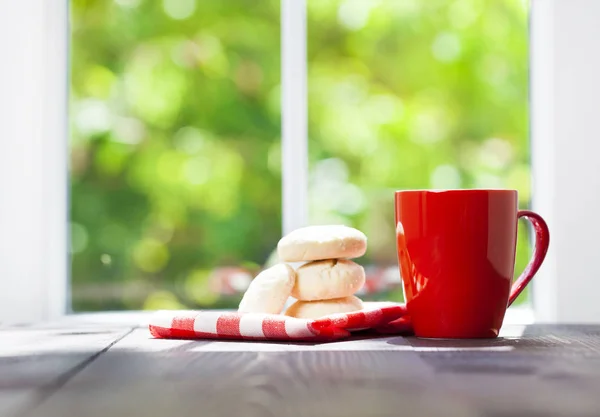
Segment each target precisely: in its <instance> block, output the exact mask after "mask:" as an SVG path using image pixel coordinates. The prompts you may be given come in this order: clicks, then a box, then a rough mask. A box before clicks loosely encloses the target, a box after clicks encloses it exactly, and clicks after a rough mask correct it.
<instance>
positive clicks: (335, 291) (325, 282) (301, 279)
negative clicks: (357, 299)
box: [292, 259, 365, 301]
mask: <svg viewBox="0 0 600 417" xmlns="http://www.w3.org/2000/svg"><path fill="white" fill-rule="evenodd" d="M364 283H365V270H364V268H363V267H362V266H360V265H359V264H357V263H356V262H353V261H349V260H345V259H328V260H324V261H314V262H310V263H307V264H304V265H302V266H301V267H300V268H298V269H297V270H296V284H295V285H294V288H293V289H292V297H294V298H296V299H298V300H303V301H311V300H328V299H331V298H342V297H348V296H351V295H353V294H354V293H356V292H357V291H358V290H360V288H361V287H362V286H363V285H364Z"/></svg>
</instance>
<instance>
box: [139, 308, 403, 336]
mask: <svg viewBox="0 0 600 417" xmlns="http://www.w3.org/2000/svg"><path fill="white" fill-rule="evenodd" d="M149 329H150V333H151V334H152V335H153V336H154V337H156V338H162V339H229V340H273V341H275V340H277V341H313V342H314V341H316V342H327V341H333V340H339V339H343V338H346V337H348V336H350V335H351V333H352V332H355V331H359V330H367V329H369V330H373V331H374V332H375V333H385V334H402V333H410V332H412V329H411V325H410V320H409V318H408V316H407V312H406V306H405V305H404V304H396V303H381V302H372V303H370V302H366V303H365V308H364V309H362V310H360V311H355V312H352V313H344V314H332V315H329V316H325V317H321V318H319V319H314V320H308V319H297V318H293V317H288V316H283V315H279V314H257V313H238V312H234V311H223V310H201V311H169V310H167V311H159V312H157V313H156V314H155V315H154V317H152V318H151V320H150V324H149Z"/></svg>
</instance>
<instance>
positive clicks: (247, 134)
mask: <svg viewBox="0 0 600 417" xmlns="http://www.w3.org/2000/svg"><path fill="white" fill-rule="evenodd" d="M250 4H251V3H250V2H248V1H245V0H229V1H227V2H208V1H195V0H164V1H156V2H154V1H153V2H150V1H138V0H135V1H134V0H116V1H113V0H105V1H96V2H77V1H74V2H72V3H71V11H72V21H73V30H72V49H71V55H72V70H71V73H72V77H71V92H72V93H71V120H72V124H71V126H72V130H71V132H72V134H71V199H72V204H71V207H72V209H71V239H72V245H71V253H72V259H73V262H72V303H73V309H74V310H75V311H89V310H109V309H114V310H123V309H155V308H183V307H196V308H198V307H201V308H231V307H234V306H237V303H238V302H239V296H240V294H241V293H242V292H243V291H244V290H245V288H246V286H247V285H248V283H249V281H250V279H251V278H252V277H253V276H254V274H256V273H257V271H258V270H259V269H260V268H262V267H263V266H264V265H265V264H267V263H268V262H269V260H270V257H271V255H272V252H273V250H274V247H275V244H276V243H277V240H278V239H279V237H280V236H281V156H280V155H281V141H280V136H281V133H280V130H281V128H280V124H281V123H280V105H279V101H280V100H279V95H280V88H279V84H280V59H279V51H280V41H279V33H280V24H279V14H280V11H279V3H278V2H277V1H269V2H261V4H260V5H252V7H249V6H250Z"/></svg>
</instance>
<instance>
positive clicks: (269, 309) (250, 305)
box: [238, 264, 296, 314]
mask: <svg viewBox="0 0 600 417" xmlns="http://www.w3.org/2000/svg"><path fill="white" fill-rule="evenodd" d="M295 282H296V272H295V271H294V269H293V268H292V267H291V266H289V265H286V264H277V265H274V266H272V267H270V268H268V269H265V270H264V271H262V272H261V273H260V274H258V275H257V276H256V278H254V279H253V280H252V282H251V283H250V285H249V286H248V289H247V290H246V292H245V293H244V296H243V297H242V301H240V305H239V308H238V311H239V312H241V313H266V314H280V313H281V310H282V309H283V306H284V305H285V302H286V301H287V299H288V297H289V296H290V293H291V292H292V288H294V284H295Z"/></svg>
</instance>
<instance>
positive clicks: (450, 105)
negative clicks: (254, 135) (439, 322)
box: [308, 0, 530, 302]
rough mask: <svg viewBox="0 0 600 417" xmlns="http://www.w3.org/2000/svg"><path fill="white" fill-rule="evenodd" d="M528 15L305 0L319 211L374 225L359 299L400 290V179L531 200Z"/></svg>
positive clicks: (417, 3) (508, 6)
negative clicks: (503, 191)
mask: <svg viewBox="0 0 600 417" xmlns="http://www.w3.org/2000/svg"><path fill="white" fill-rule="evenodd" d="M527 15H528V9H527V7H526V2H524V1H521V0H458V1H452V2H450V1H445V0H431V1H421V0H401V1H376V0H331V1H317V0H309V2H308V19H309V23H308V32H309V45H308V60H309V68H308V70H309V109H310V112H309V119H310V120H309V123H310V126H309V141H310V149H309V155H310V168H311V169H310V191H309V194H310V203H311V205H310V218H311V222H313V223H345V224H349V225H353V226H355V227H357V228H359V229H361V230H362V231H363V232H365V233H366V234H367V236H368V238H369V249H368V252H367V254H366V256H365V257H364V258H363V259H360V260H359V262H360V263H361V264H363V265H364V266H365V268H366V270H367V274H368V282H367V285H366V286H365V288H364V291H365V293H364V294H363V298H365V299H396V300H402V290H401V288H400V285H399V273H398V271H397V259H396V247H395V241H394V214H393V206H394V203H393V194H394V190H396V189H411V188H473V187H478V188H479V187H481V188H491V187H507V188H515V189H517V190H518V191H519V197H520V206H521V207H522V208H525V207H527V206H528V205H529V201H530V164H529V142H528V103H527V97H528V43H527V39H528V26H527V20H528V18H527ZM519 232H520V233H519V245H518V254H517V267H516V272H519V273H520V271H521V270H522V269H523V268H524V266H525V264H526V262H527V260H528V258H529V253H530V246H529V239H528V235H527V229H526V228H525V226H523V225H521V226H520V229H519ZM526 299H527V294H523V295H522V296H521V298H520V300H519V301H518V302H522V301H524V300H526Z"/></svg>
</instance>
